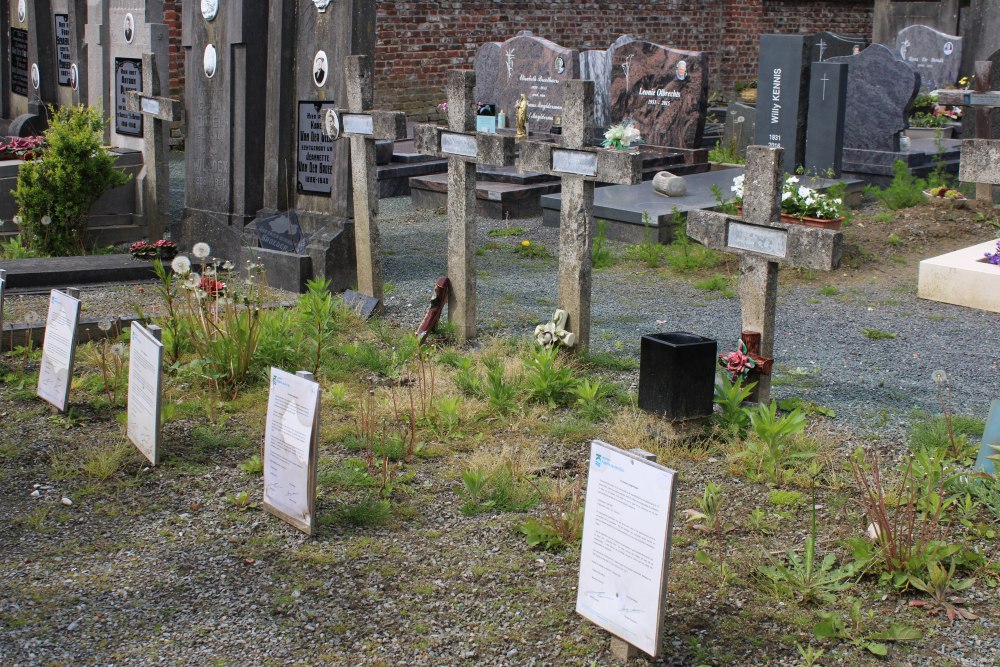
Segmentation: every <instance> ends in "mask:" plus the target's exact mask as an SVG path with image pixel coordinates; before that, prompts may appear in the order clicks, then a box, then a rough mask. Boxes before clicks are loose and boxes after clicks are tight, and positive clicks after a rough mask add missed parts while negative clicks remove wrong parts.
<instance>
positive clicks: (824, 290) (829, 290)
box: [819, 285, 840, 296]
mask: <svg viewBox="0 0 1000 667" xmlns="http://www.w3.org/2000/svg"><path fill="white" fill-rule="evenodd" d="M819 293H820V294H822V295H823V296H837V295H838V294H840V288H838V287H834V286H833V285H823V286H822V287H820V288H819Z"/></svg>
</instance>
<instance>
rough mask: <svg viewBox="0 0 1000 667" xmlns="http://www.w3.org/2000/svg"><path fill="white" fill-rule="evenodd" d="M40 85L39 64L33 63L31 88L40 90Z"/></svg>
mask: <svg viewBox="0 0 1000 667" xmlns="http://www.w3.org/2000/svg"><path fill="white" fill-rule="evenodd" d="M40 84H41V78H40V76H39V74H38V63H31V87H32V88H34V89H35V90H38V86H39V85H40Z"/></svg>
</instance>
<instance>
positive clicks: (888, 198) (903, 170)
mask: <svg viewBox="0 0 1000 667" xmlns="http://www.w3.org/2000/svg"><path fill="white" fill-rule="evenodd" d="M926 187H927V183H926V182H925V181H924V180H923V179H920V178H916V177H914V175H913V174H911V173H910V170H909V168H908V167H907V166H906V164H905V163H904V162H903V161H902V160H896V164H895V165H893V176H892V183H890V184H889V187H887V188H886V189H884V190H882V191H881V192H879V193H878V194H877V195H876V197H878V199H879V201H881V202H882V204H883V205H884V206H885V207H886V208H888V209H889V210H892V211H898V210H899V209H901V208H910V207H911V206H918V205H920V204H923V203H924V202H925V201H927V197H925V196H924V192H923V191H924V189H925V188H926Z"/></svg>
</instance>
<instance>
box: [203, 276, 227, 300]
mask: <svg viewBox="0 0 1000 667" xmlns="http://www.w3.org/2000/svg"><path fill="white" fill-rule="evenodd" d="M198 287H199V288H201V291H203V292H204V293H205V294H207V295H209V296H219V295H220V294H222V293H223V292H225V290H226V283H224V282H222V281H221V280H216V279H215V278H212V277H210V276H202V278H201V282H200V283H199V284H198Z"/></svg>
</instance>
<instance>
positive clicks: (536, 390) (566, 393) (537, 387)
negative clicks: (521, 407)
mask: <svg viewBox="0 0 1000 667" xmlns="http://www.w3.org/2000/svg"><path fill="white" fill-rule="evenodd" d="M558 356H559V350H558V348H552V349H549V350H546V349H545V348H542V347H539V348H537V349H535V350H534V351H533V352H532V353H531V358H530V359H529V361H528V364H527V366H528V373H527V377H526V380H527V385H528V393H529V395H530V396H531V399H532V400H533V401H537V402H539V403H544V404H545V405H548V406H549V407H550V408H555V407H557V406H560V405H566V404H567V403H568V402H569V400H570V397H571V395H572V392H573V389H574V388H575V387H576V380H574V379H573V371H572V370H571V369H570V368H568V367H566V366H563V365H561V364H560V363H559V359H558ZM595 402H596V401H595Z"/></svg>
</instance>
